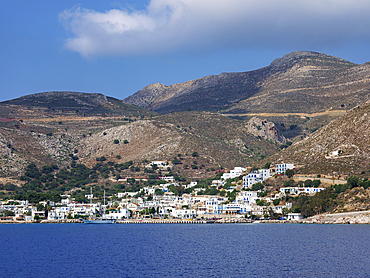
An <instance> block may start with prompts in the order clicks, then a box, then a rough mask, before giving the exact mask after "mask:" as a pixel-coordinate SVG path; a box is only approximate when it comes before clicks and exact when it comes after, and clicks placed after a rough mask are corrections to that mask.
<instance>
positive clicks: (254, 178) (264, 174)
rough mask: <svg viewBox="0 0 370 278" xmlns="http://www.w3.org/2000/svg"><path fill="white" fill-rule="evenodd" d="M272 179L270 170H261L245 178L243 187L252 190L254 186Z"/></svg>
mask: <svg viewBox="0 0 370 278" xmlns="http://www.w3.org/2000/svg"><path fill="white" fill-rule="evenodd" d="M268 178H271V174H270V169H260V170H257V171H255V172H252V173H249V174H248V175H247V176H244V177H243V187H244V188H251V187H252V185H253V184H255V183H258V182H262V181H264V180H266V179H268Z"/></svg>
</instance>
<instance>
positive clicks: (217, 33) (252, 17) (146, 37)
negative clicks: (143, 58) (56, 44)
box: [59, 0, 370, 56]
mask: <svg viewBox="0 0 370 278" xmlns="http://www.w3.org/2000/svg"><path fill="white" fill-rule="evenodd" d="M368 14H370V2H369V1H367V0H366V1H364V0H358V1H352V0H310V1H305V0H259V1H255V0H228V1H224V0H202V1H199V0H151V1H150V2H149V4H148V6H147V7H146V9H143V10H130V11H128V10H124V9H120V10H118V9H112V10H108V11H105V12H99V11H94V10H89V9H86V8H83V7H81V6H78V7H74V8H72V9H70V10H66V11H64V12H62V13H61V14H60V15H59V18H60V21H61V22H63V24H64V26H65V28H66V29H67V30H68V31H69V32H70V33H71V34H72V36H71V37H69V38H68V39H67V40H66V42H65V47H66V48H67V49H69V50H71V51H76V52H78V53H80V54H81V55H83V56H93V55H123V56H124V55H143V54H149V55H150V54H159V53H167V52H174V51H184V50H186V51H191V50H209V49H215V48H224V47H234V48H251V49H256V48H259V49H260V48H277V47H287V46H288V47H290V48H292V47H294V48H303V49H317V48H320V47H325V46H334V45H338V44H347V43H352V42H362V43H369V42H370V31H369V30H370V29H369V28H368V26H369V25H370V17H369V16H368Z"/></svg>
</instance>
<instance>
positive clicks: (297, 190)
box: [280, 187, 325, 195]
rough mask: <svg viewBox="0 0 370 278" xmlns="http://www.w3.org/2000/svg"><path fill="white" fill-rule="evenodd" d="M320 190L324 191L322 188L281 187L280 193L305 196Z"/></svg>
mask: <svg viewBox="0 0 370 278" xmlns="http://www.w3.org/2000/svg"><path fill="white" fill-rule="evenodd" d="M322 190H325V188H322V187H317V188H316V187H282V188H280V192H281V193H284V194H285V193H286V192H288V193H289V194H296V195H298V194H301V193H306V194H316V193H318V192H320V191H322Z"/></svg>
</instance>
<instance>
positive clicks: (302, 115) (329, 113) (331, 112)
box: [222, 110, 347, 118]
mask: <svg viewBox="0 0 370 278" xmlns="http://www.w3.org/2000/svg"><path fill="white" fill-rule="evenodd" d="M346 112H347V111H345V110H327V111H324V112H318V113H311V114H310V113H243V114H222V115H223V116H226V117H230V116H239V117H243V116H260V117H288V116H298V117H300V118H306V117H310V118H313V117H317V116H326V115H327V116H332V117H339V116H342V115H344V114H345V113H346Z"/></svg>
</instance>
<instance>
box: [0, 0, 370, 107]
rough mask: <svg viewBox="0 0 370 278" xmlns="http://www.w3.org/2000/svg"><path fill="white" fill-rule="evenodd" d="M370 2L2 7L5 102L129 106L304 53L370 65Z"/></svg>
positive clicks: (212, 0) (150, 1)
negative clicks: (97, 101)
mask: <svg viewBox="0 0 370 278" xmlns="http://www.w3.org/2000/svg"><path fill="white" fill-rule="evenodd" d="M369 14H370V1H364V0H357V1H355V0H351V1H347V0H335V1H334V0H310V1H305V0H302V1H293V0H259V1H254V0H253V1H252V0H228V1H224V0H203V1H199V0H146V1H132V0H131V1H109V0H108V1H94V0H88V1H87V0H85V1H72V0H63V1H50V0H47V1H41V0H34V1H29V0H18V1H14V0H1V1H0V30H1V41H0V42H1V43H0V59H1V64H0V101H3V100H8V99H13V98H16V97H20V96H22V95H27V94H32V93H37V92H45V91H79V92H100V93H103V94H105V95H108V96H112V97H116V98H119V99H123V98H125V97H127V96H129V95H132V94H133V93H135V92H136V91H138V90H140V89H142V88H143V87H145V86H146V85H149V84H151V83H156V82H161V83H163V84H165V85H170V84H174V83H179V82H184V81H188V80H191V79H196V78H201V77H203V76H206V75H211V74H220V73H222V72H241V71H249V70H253V69H257V68H261V67H264V66H267V65H269V64H270V63H271V62H272V60H274V59H275V58H277V57H281V56H283V55H285V54H287V53H289V52H292V51H297V50H312V51H319V52H324V53H326V54H329V55H333V56H337V57H340V58H343V59H346V60H349V61H352V62H355V63H359V64H362V63H365V62H368V61H370V51H369V50H370V28H369V26H370V17H369V16H368V15H369Z"/></svg>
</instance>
